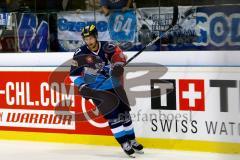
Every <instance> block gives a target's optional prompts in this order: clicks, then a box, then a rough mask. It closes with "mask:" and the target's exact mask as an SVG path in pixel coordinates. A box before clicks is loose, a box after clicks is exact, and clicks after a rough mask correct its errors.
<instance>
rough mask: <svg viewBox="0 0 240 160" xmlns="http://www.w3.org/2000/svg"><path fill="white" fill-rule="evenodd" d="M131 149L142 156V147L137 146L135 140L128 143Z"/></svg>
mask: <svg viewBox="0 0 240 160" xmlns="http://www.w3.org/2000/svg"><path fill="white" fill-rule="evenodd" d="M130 144H131V147H132V148H133V150H134V151H135V152H136V153H139V154H144V151H143V145H141V144H139V143H138V142H137V141H136V140H135V139H134V140H131V141H130Z"/></svg>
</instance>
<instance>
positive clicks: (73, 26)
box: [58, 18, 108, 32]
mask: <svg viewBox="0 0 240 160" xmlns="http://www.w3.org/2000/svg"><path fill="white" fill-rule="evenodd" d="M90 24H94V25H96V27H97V29H98V31H99V32H106V31H107V30H108V23H107V22H106V21H98V22H93V21H89V22H82V21H69V20H67V19H65V18H59V19H58V29H59V30H60V31H71V32H81V31H82V29H83V28H84V27H85V26H87V25H90Z"/></svg>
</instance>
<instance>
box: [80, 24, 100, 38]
mask: <svg viewBox="0 0 240 160" xmlns="http://www.w3.org/2000/svg"><path fill="white" fill-rule="evenodd" d="M91 35H92V36H94V37H95V38H97V37H98V31H97V28H96V26H95V25H93V24H91V25H89V26H85V27H84V28H83V29H82V38H85V37H88V36H91Z"/></svg>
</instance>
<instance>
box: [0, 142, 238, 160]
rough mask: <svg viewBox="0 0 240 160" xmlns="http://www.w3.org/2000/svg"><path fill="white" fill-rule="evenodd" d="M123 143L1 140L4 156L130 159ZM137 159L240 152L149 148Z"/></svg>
mask: <svg viewBox="0 0 240 160" xmlns="http://www.w3.org/2000/svg"><path fill="white" fill-rule="evenodd" d="M127 159H132V158H129V157H127V156H126V155H125V154H124V153H123V152H122V150H121V148H120V147H108V146H93V145H79V144H63V143H43V142H24V141H0V160H127ZM135 159H136V160H240V155H227V154H213V153H203V152H201V153H199V152H186V151H173V150H159V149H145V154H144V155H136V158H135Z"/></svg>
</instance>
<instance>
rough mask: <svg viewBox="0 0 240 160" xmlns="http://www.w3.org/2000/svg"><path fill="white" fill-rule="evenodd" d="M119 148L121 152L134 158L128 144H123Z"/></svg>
mask: <svg viewBox="0 0 240 160" xmlns="http://www.w3.org/2000/svg"><path fill="white" fill-rule="evenodd" d="M121 147H122V149H123V151H124V152H125V153H126V154H127V155H128V156H129V157H131V158H135V155H134V153H135V151H134V150H133V148H132V147H131V145H130V144H129V142H125V143H123V144H121Z"/></svg>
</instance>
